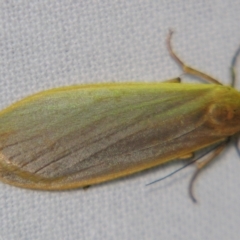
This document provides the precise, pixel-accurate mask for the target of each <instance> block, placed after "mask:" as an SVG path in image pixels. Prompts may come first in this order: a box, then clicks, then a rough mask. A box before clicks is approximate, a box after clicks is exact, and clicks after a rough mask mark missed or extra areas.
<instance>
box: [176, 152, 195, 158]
mask: <svg viewBox="0 0 240 240" xmlns="http://www.w3.org/2000/svg"><path fill="white" fill-rule="evenodd" d="M193 157H194V153H188V154H186V155H184V156H181V157H179V159H188V158H193Z"/></svg>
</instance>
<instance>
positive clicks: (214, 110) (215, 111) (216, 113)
mask: <svg viewBox="0 0 240 240" xmlns="http://www.w3.org/2000/svg"><path fill="white" fill-rule="evenodd" d="M208 115H209V116H210V120H211V122H213V123H215V124H223V123H226V122H227V121H229V120H231V119H232V118H233V117H234V110H233V109H232V108H231V107H230V106H229V105H224V104H212V105H211V106H210V107H209V109H208Z"/></svg>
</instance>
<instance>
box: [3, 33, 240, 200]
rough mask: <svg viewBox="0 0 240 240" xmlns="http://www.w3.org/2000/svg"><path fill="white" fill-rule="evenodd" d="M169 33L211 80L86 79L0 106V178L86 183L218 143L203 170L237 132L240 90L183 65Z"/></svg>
mask: <svg viewBox="0 0 240 240" xmlns="http://www.w3.org/2000/svg"><path fill="white" fill-rule="evenodd" d="M172 34H173V32H170V34H169V36H168V41H167V43H168V49H169V51H170V54H171V55H172V57H173V58H174V59H175V60H176V61H177V63H178V64H179V65H180V66H181V67H182V69H183V71H184V72H185V73H189V74H192V75H195V76H198V77H201V78H203V79H205V80H206V81H208V82H210V83H211V84H197V83H194V84H193V83H181V82H180V79H179V78H176V79H172V80H170V81H166V82H163V83H108V84H89V85H77V86H68V87H60V88H55V89H51V90H47V91H43V92H40V93H37V94H34V95H32V96H29V97H27V98H24V99H23V100H21V101H19V102H17V103H15V104H12V105H11V106H9V107H7V108H6V109H4V110H2V111H1V112H0V179H1V180H2V181H3V182H5V183H8V184H11V185H14V186H18V187H23V188H30V189H41V190H63V189H72V188H79V187H86V186H89V185H93V184H97V183H101V182H104V181H108V180H111V179H115V178H119V177H123V176H126V175H129V174H132V173H135V172H139V171H142V170H145V169H148V168H151V167H154V166H157V165H160V164H163V163H166V162H168V161H171V160H174V159H178V158H184V157H187V156H189V155H191V154H192V153H194V152H196V151H198V150H199V149H203V148H205V147H207V146H210V145H212V144H215V143H221V144H220V145H219V146H218V147H217V148H215V149H214V150H213V151H214V152H213V155H212V156H211V157H210V158H208V159H207V160H205V161H204V163H201V164H199V165H198V168H199V170H200V169H202V168H203V166H205V165H206V164H207V163H208V162H210V160H212V159H213V158H214V157H216V156H217V155H218V154H219V153H220V152H221V151H222V150H223V149H224V148H225V146H226V142H227V140H228V138H229V137H230V136H232V135H234V134H236V133H238V132H239V131H240V93H239V92H238V91H236V90H235V89H234V88H232V87H229V86H223V85H222V84H221V83H220V82H218V81H217V80H216V79H214V78H212V77H211V76H209V75H207V74H205V73H202V72H200V71H198V70H196V69H193V68H191V67H188V66H186V65H185V64H184V63H183V61H182V60H180V58H179V57H178V56H177V55H176V54H175V52H174V51H173V49H172V46H171V37H172ZM199 170H198V171H197V173H198V172H199ZM196 175H197V174H195V176H196ZM192 197H193V196H192ZM193 198H194V197H193Z"/></svg>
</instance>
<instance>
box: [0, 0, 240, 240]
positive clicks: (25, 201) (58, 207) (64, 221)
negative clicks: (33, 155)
mask: <svg viewBox="0 0 240 240" xmlns="http://www.w3.org/2000/svg"><path fill="white" fill-rule="evenodd" d="M169 28H172V29H174V30H175V32H176V33H175V35H174V39H173V44H174V48H175V49H176V51H177V52H178V53H179V55H180V56H181V57H182V58H183V59H184V60H185V61H186V62H187V63H188V64H190V65H191V66H195V67H197V68H198V69H201V70H203V71H205V72H207V73H210V74H212V75H213V76H215V77H217V78H218V79H220V80H221V81H222V82H224V83H229V65H230V61H231V58H232V56H233V53H234V51H235V50H236V49H237V47H238V46H239V44H240V3H239V0H228V1H226V0H214V1H208V0H203V1H191V0H172V1H169V0H161V1H160V0H158V1H157V0H155V1H139V0H131V1H129V0H123V1H114V0H103V1H91V0H89V1H69V0H65V1H52V0H48V1H47V0H46V1H31V3H30V1H1V3H0V56H1V58H0V61H1V64H0V108H1V109H2V108H4V107H6V106H8V105H9V104H11V103H13V102H15V101H17V100H19V99H21V98H23V97H25V96H28V95H30V94H33V93H36V92H39V91H41V90H45V89H50V88H53V87H58V86H65V85H72V84H82V83H90V82H91V83H96V82H122V81H162V80H164V79H169V78H172V77H176V76H179V75H180V74H181V70H180V69H179V68H178V66H177V65H176V64H175V63H174V61H172V59H171V58H170V56H169V54H168V52H167V49H166V45H165V39H166V36H167V33H168V29H169ZM239 65H240V64H239ZM239 65H238V66H239ZM239 72H240V71H239ZM238 80H239V81H240V78H239V79H238ZM181 165H182V163H173V164H170V165H167V166H160V167H159V168H157V169H153V170H148V171H146V172H144V173H139V174H135V175H134V176H129V177H126V178H123V179H119V180H116V181H112V182H108V183H105V184H100V185H98V186H93V187H91V188H90V189H88V190H87V191H83V190H81V189H79V190H74V191H63V192H44V191H42V192H41V191H32V190H25V189H19V188H16V187H12V186H8V185H6V184H3V183H0V240H11V239H18V240H27V239H29V240H32V239H34V240H38V239H44V240H48V239H49V240H55V239H87V240H88V239H90V240H92V239H104V240H107V239H111V240H112V239H137V240H142V239H153V240H154V239H164V240H165V239H167V240H172V239H184V240H187V239H191V240H192V239H199V240H202V239H204V240H208V239H210V240H213V239H218V240H219V239H224V240H225V239H231V240H238V239H240V227H239V223H240V204H239V199H240V190H239V186H240V177H239V171H240V161H239V156H238V155H237V153H236V151H235V149H234V148H233V147H230V148H228V149H227V151H225V152H224V154H222V155H221V157H219V158H218V159H217V160H216V161H215V162H214V164H212V165H211V166H210V167H209V168H207V169H206V171H204V172H203V173H202V174H201V177H200V178H199V179H198V181H197V184H196V186H195V192H196V196H197V198H198V200H199V203H198V204H193V203H192V202H191V200H190V198H189V196H188V193H187V187H188V183H189V179H190V177H191V173H192V172H193V171H194V166H192V167H189V168H188V169H185V170H184V171H182V172H180V173H178V174H177V175H175V176H173V177H171V178H170V179H167V180H165V181H163V182H160V183H157V184H155V185H152V186H149V187H146V186H145V184H146V183H149V182H151V181H153V180H155V179H157V178H160V177H162V176H164V175H166V174H167V173H169V172H171V171H173V170H174V169H176V168H178V167H179V166H181Z"/></svg>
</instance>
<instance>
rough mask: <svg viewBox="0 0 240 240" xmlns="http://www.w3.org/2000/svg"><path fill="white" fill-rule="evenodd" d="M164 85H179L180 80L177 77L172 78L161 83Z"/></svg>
mask: <svg viewBox="0 0 240 240" xmlns="http://www.w3.org/2000/svg"><path fill="white" fill-rule="evenodd" d="M163 82H164V83H180V82H181V78H180V77H177V78H173V79H168V80H166V81H163Z"/></svg>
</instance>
